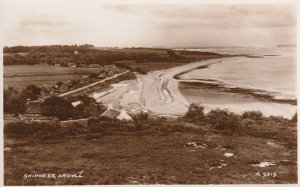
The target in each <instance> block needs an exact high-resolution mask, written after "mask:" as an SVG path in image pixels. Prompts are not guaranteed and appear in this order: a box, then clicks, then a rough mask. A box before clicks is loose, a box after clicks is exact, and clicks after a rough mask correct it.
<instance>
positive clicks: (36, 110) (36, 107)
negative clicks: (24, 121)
mask: <svg viewBox="0 0 300 187" xmlns="http://www.w3.org/2000/svg"><path fill="white" fill-rule="evenodd" d="M40 113H41V101H28V103H27V105H26V110H25V114H40Z"/></svg>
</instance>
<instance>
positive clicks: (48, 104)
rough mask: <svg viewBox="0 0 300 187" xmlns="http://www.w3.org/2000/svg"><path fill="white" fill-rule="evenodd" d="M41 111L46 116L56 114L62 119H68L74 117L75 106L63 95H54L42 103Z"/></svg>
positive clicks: (55, 115)
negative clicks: (62, 96)
mask: <svg viewBox="0 0 300 187" xmlns="http://www.w3.org/2000/svg"><path fill="white" fill-rule="evenodd" d="M41 112H42V114H43V115H45V116H54V117H57V118H58V119H60V120H67V119H69V118H73V116H74V107H73V105H72V104H71V103H70V102H69V101H67V100H65V99H63V98H61V97H56V96H52V97H50V98H48V99H46V100H45V101H44V102H43V103H42V105H41Z"/></svg>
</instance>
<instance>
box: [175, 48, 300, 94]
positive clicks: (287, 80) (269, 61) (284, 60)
mask: <svg viewBox="0 0 300 187" xmlns="http://www.w3.org/2000/svg"><path fill="white" fill-rule="evenodd" d="M201 51H214V52H219V53H227V54H254V55H276V56H264V58H239V59H234V60H229V61H227V60H226V61H224V62H223V63H219V64H215V65H212V66H210V67H209V68H207V69H199V70H194V71H191V72H189V73H187V74H185V75H182V76H181V79H216V80H220V81H222V82H224V83H228V84H230V85H234V86H241V87H250V88H258V89H261V90H266V91H271V92H274V94H275V95H276V96H277V97H280V98H294V99H295V98H297V61H296V48H293V47H290V48H283V47H277V48H219V49H202V50H201Z"/></svg>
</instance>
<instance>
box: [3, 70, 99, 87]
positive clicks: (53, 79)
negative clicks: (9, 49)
mask: <svg viewBox="0 0 300 187" xmlns="http://www.w3.org/2000/svg"><path fill="white" fill-rule="evenodd" d="M3 67H4V68H3V69H4V71H3V73H4V88H7V87H9V86H14V87H18V88H19V89H22V88H24V87H26V86H27V85H30V84H35V85H38V86H41V85H43V84H50V85H52V84H55V83H57V82H58V81H68V80H70V81H72V80H76V79H80V78H82V76H83V75H89V74H91V73H94V72H97V71H98V69H96V68H70V67H55V66H47V65H11V66H3Z"/></svg>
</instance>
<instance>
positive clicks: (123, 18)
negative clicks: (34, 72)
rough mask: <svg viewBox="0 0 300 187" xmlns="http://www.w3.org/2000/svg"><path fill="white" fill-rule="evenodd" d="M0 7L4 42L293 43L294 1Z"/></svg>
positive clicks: (20, 1) (28, 0)
mask: <svg viewBox="0 0 300 187" xmlns="http://www.w3.org/2000/svg"><path fill="white" fill-rule="evenodd" d="M1 7H2V10H1V17H0V18H1V26H2V37H3V44H4V45H5V46H14V45H53V44H93V45H95V46H99V47H133V46H134V47H142V46H143V47H214V46H251V47H269V46H276V45H279V44H296V43H297V42H296V35H297V34H296V33H297V32H296V31H297V21H296V9H295V6H293V5H280V4H277V5H275V4H273V5H272V4H264V5H262V4H260V5H241V4H238V5H228V4H227V5H204V4H180V5H178V4H177V5H176V4H103V3H101V1H95V0H77V1H76V2H75V1H74V0H2V6H1Z"/></svg>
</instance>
